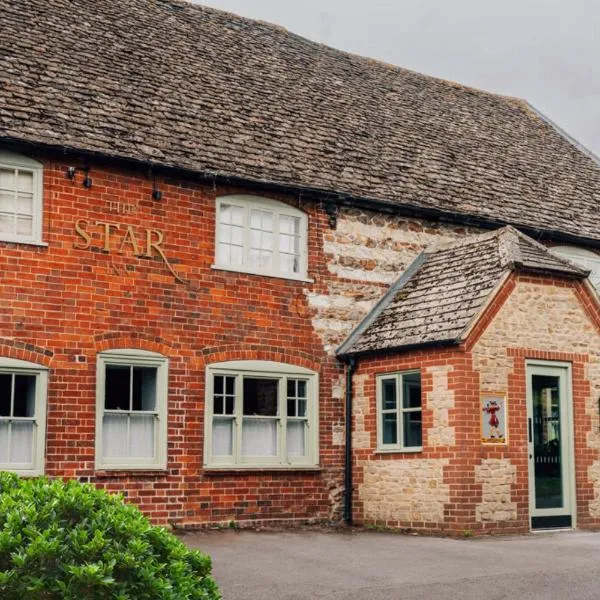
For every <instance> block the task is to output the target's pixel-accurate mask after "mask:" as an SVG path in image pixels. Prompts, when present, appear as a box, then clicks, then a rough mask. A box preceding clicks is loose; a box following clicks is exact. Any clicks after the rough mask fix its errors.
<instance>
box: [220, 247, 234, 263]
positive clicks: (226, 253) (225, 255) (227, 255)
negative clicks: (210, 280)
mask: <svg viewBox="0 0 600 600" xmlns="http://www.w3.org/2000/svg"><path fill="white" fill-rule="evenodd" d="M217 256H218V259H217V260H218V262H219V264H221V265H229V264H231V246H229V244H219V249H218V254H217Z"/></svg>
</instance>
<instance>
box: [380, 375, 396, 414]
mask: <svg viewBox="0 0 600 600" xmlns="http://www.w3.org/2000/svg"><path fill="white" fill-rule="evenodd" d="M382 399H383V410H395V409H396V380H395V379H384V380H383V381H382Z"/></svg>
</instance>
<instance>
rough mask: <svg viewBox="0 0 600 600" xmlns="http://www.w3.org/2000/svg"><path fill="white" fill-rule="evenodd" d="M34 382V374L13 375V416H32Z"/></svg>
mask: <svg viewBox="0 0 600 600" xmlns="http://www.w3.org/2000/svg"><path fill="white" fill-rule="evenodd" d="M35 382H36V376H35V375H15V397H14V400H13V416H15V417H33V416H34V414H35Z"/></svg>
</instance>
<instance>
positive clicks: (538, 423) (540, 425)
mask: <svg viewBox="0 0 600 600" xmlns="http://www.w3.org/2000/svg"><path fill="white" fill-rule="evenodd" d="M570 387H571V386H570V368H569V366H558V365H556V364H555V365H553V364H552V363H528V365H527V405H528V406H527V409H528V410H527V413H528V414H527V436H528V452H529V496H530V514H531V527H532V528H533V529H536V528H551V527H571V526H572V525H573V519H572V514H573V513H572V508H573V506H574V501H573V489H574V485H573V464H572V456H573V453H572V417H571V414H570V411H571V398H570Z"/></svg>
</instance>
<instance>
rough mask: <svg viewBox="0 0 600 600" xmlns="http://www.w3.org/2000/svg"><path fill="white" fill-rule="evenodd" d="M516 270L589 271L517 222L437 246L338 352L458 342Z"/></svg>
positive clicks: (574, 275) (584, 273)
mask: <svg viewBox="0 0 600 600" xmlns="http://www.w3.org/2000/svg"><path fill="white" fill-rule="evenodd" d="M514 270H518V271H520V272H527V273H535V274H541V275H543V274H550V275H554V276H558V277H566V278H576V279H583V278H585V277H587V276H588V275H589V271H587V270H585V269H582V268H580V267H578V266H576V265H575V264H573V263H571V262H570V261H569V260H567V259H565V258H563V257H561V256H558V255H557V254H554V253H553V252H552V251H550V250H548V248H546V247H545V246H542V245H541V244H539V243H538V242H536V241H534V240H532V239H531V238H529V237H527V236H525V235H523V234H522V233H520V232H519V231H517V230H516V229H514V228H512V227H504V228H502V229H499V230H497V231H494V232H492V233H485V234H483V235H477V236H470V237H468V238H464V239H463V240H460V241H459V242H453V243H449V244H445V245H441V246H436V247H433V248H431V249H428V250H426V251H425V252H423V253H421V254H420V255H419V256H418V257H417V258H416V259H415V260H414V262H413V263H412V264H411V265H410V266H409V267H408V269H407V270H406V271H405V272H404V274H403V275H402V277H400V279H398V281H397V282H396V283H395V284H393V285H392V286H391V287H390V289H389V291H388V292H387V294H386V295H385V296H384V297H383V298H382V300H381V301H380V302H379V303H378V304H377V306H375V308H374V309H373V310H372V311H371V313H370V314H369V315H368V316H367V317H366V318H365V320H364V321H363V322H362V323H361V324H360V325H359V326H358V327H357V328H356V329H355V330H354V332H353V333H352V334H351V335H350V336H349V337H348V339H347V340H346V341H345V342H344V343H343V344H342V345H341V346H340V348H339V350H338V356H347V355H352V354H361V353H365V352H379V351H385V350H391V349H401V348H406V347H417V346H422V345H429V344H450V343H458V342H459V341H461V340H462V339H463V336H464V335H465V334H466V333H467V331H468V330H469V328H470V326H471V324H472V323H474V322H475V321H476V319H477V318H478V316H480V314H481V311H482V309H483V308H484V306H485V305H486V302H487V301H488V299H489V298H490V297H491V296H492V294H493V292H494V291H495V290H497V289H498V288H499V286H500V285H501V284H502V283H503V282H504V280H505V278H506V276H507V275H508V274H509V273H510V272H511V271H514Z"/></svg>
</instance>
